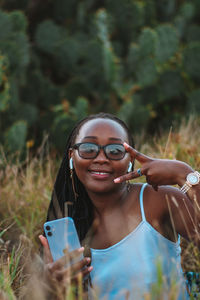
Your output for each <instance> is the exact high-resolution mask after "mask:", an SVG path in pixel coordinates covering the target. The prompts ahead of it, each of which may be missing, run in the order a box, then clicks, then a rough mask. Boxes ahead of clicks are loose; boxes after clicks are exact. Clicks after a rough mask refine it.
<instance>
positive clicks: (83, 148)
mask: <svg viewBox="0 0 200 300" xmlns="http://www.w3.org/2000/svg"><path fill="white" fill-rule="evenodd" d="M72 149H76V150H78V154H79V156H80V157H81V158H84V159H93V158H96V157H97V156H98V154H99V152H100V150H101V149H103V151H104V154H105V156H106V157H107V158H108V159H111V160H120V159H122V158H124V156H125V154H126V150H125V148H124V146H123V145H122V144H108V145H105V146H100V145H97V144H95V143H78V144H75V145H73V146H72Z"/></svg>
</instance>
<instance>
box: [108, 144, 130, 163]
mask: <svg viewBox="0 0 200 300" xmlns="http://www.w3.org/2000/svg"><path fill="white" fill-rule="evenodd" d="M105 151H106V155H107V157H108V158H110V159H113V160H118V159H122V158H124V155H125V153H126V150H125V148H124V146H123V145H120V144H111V145H107V146H106V147H105Z"/></svg>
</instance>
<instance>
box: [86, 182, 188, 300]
mask: <svg viewBox="0 0 200 300" xmlns="http://www.w3.org/2000/svg"><path fill="white" fill-rule="evenodd" d="M145 186H146V184H144V185H143V186H142V188H141V191H140V208H141V214H142V221H141V223H140V224H139V225H138V226H137V227H136V229H134V230H133V231H132V232H131V233H129V234H128V235H127V236H126V237H125V238H123V239H122V240H121V241H120V242H118V243H116V244H115V245H113V246H111V247H109V248H106V249H91V254H92V266H93V270H92V272H91V280H92V284H93V288H94V291H95V292H92V290H90V291H89V295H90V298H95V297H96V296H95V297H94V296H92V293H93V295H94V294H95V295H96V294H97V298H95V299H100V300H102V299H107V300H114V299H115V300H125V299H126V300H127V299H130V300H141V299H144V294H145V293H153V294H154V295H157V293H158V290H156V286H158V284H157V283H159V284H160V286H162V290H163V296H162V299H169V298H168V294H169V289H170V287H171V290H172V289H173V288H174V290H175V292H176V291H178V292H177V295H178V296H177V297H176V298H173V299H179V300H184V299H188V298H187V293H186V288H185V283H184V280H183V276H182V269H181V263H180V253H181V249H180V242H179V240H178V242H176V243H174V242H172V241H170V240H168V239H167V238H165V237H164V236H162V235H161V234H160V233H159V232H158V231H156V230H155V229H154V228H153V227H152V226H151V225H150V223H148V222H147V221H146V218H145V213H144V207H143V191H144V189H145ZM160 270H161V271H160ZM161 272H162V273H161ZM160 274H162V275H160ZM172 286H173V288H172ZM164 291H166V292H164ZM150 299H153V298H150Z"/></svg>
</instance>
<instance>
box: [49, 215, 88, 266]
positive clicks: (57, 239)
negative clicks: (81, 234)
mask: <svg viewBox="0 0 200 300" xmlns="http://www.w3.org/2000/svg"><path fill="white" fill-rule="evenodd" d="M44 232H45V234H46V238H47V240H48V243H49V248H50V251H51V254H52V257H53V260H54V261H55V260H57V259H59V258H61V257H62V256H64V252H63V250H65V249H67V250H68V251H69V252H71V251H73V250H75V249H77V248H80V247H81V245H80V241H79V238H78V234H77V231H76V227H75V225H74V221H73V219H72V218H70V217H65V218H62V219H57V220H53V221H48V222H46V223H45V224H44ZM82 257H83V255H82ZM79 259H81V258H79Z"/></svg>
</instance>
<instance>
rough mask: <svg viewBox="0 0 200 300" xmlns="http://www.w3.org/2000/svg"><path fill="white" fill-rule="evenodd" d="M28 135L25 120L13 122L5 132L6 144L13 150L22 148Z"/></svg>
mask: <svg viewBox="0 0 200 300" xmlns="http://www.w3.org/2000/svg"><path fill="white" fill-rule="evenodd" d="M26 135H27V124H26V123H25V122H24V121H17V122H16V123H14V124H12V126H11V127H10V128H8V130H7V131H6V134H5V144H6V145H7V147H8V149H9V150H10V151H12V152H16V151H19V150H22V149H23V147H24V145H25V141H26Z"/></svg>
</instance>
